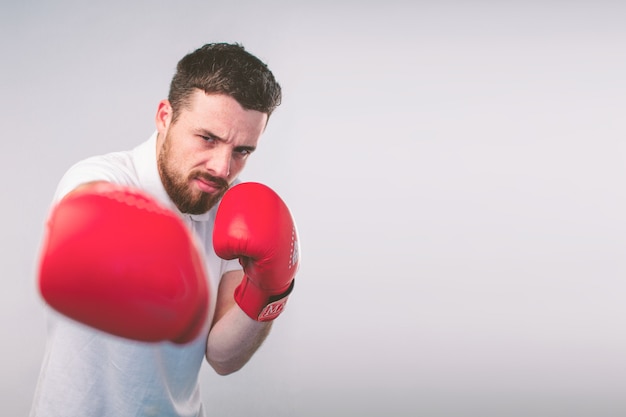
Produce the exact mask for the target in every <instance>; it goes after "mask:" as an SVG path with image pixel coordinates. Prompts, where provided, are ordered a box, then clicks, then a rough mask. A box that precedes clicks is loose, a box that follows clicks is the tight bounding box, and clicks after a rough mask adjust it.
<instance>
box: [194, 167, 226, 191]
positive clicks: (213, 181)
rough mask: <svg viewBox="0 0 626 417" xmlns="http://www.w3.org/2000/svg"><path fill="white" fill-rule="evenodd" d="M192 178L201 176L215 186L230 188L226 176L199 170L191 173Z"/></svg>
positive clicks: (224, 188)
mask: <svg viewBox="0 0 626 417" xmlns="http://www.w3.org/2000/svg"><path fill="white" fill-rule="evenodd" d="M191 177H192V178H201V179H202V180H203V181H204V182H207V183H210V184H212V185H213V186H214V187H215V188H218V189H222V190H224V191H226V190H228V187H230V184H228V181H226V180H225V179H224V178H220V177H215V176H213V175H211V174H209V173H208V172H202V171H197V172H195V173H193V174H192V175H191Z"/></svg>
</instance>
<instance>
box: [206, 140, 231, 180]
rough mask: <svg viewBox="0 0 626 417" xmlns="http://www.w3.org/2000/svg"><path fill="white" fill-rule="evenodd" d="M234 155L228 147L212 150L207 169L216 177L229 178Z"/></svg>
mask: <svg viewBox="0 0 626 417" xmlns="http://www.w3.org/2000/svg"><path fill="white" fill-rule="evenodd" d="M231 161H232V155H231V152H230V149H228V147H226V146H220V147H218V148H214V149H211V151H210V155H209V158H208V159H207V164H206V168H207V170H208V171H209V173H211V175H214V176H216V177H220V178H227V177H228V175H229V174H230V163H231Z"/></svg>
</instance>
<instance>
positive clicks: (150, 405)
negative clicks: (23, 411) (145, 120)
mask: <svg viewBox="0 0 626 417" xmlns="http://www.w3.org/2000/svg"><path fill="white" fill-rule="evenodd" d="M95 180H106V181H110V182H114V183H118V184H124V185H129V186H135V187H139V188H141V189H143V190H144V191H146V192H148V193H150V194H151V195H152V196H153V197H155V198H156V199H157V200H158V201H160V202H161V203H162V204H164V205H166V206H168V207H170V208H171V209H172V210H173V211H174V212H176V213H179V214H180V215H181V217H182V218H183V219H184V221H185V223H186V224H187V225H188V226H189V227H190V228H191V229H192V230H193V231H194V232H195V234H196V236H197V237H198V239H199V241H200V244H201V245H203V247H204V251H205V254H206V258H205V259H206V265H207V271H208V273H209V281H210V282H209V294H210V297H211V300H210V315H209V317H208V318H207V321H206V323H205V326H204V328H203V331H202V332H201V334H200V335H199V336H198V337H197V338H196V339H195V340H193V341H192V342H191V343H189V344H186V345H178V344H174V343H169V342H163V343H143V342H136V341H131V340H127V339H123V338H119V337H116V336H112V335H109V334H107V333H104V332H101V331H98V330H96V329H93V328H91V327H88V326H85V325H83V324H80V323H78V322H75V321H73V320H71V319H69V318H66V317H65V316H62V315H61V314H58V313H56V312H55V311H53V310H52V309H48V311H47V327H48V328H47V330H48V340H47V343H46V350H45V354H44V359H43V363H42V368H41V373H40V376H39V381H38V384H37V389H36V392H35V397H34V401H33V406H32V409H31V413H30V416H31V417H52V416H59V417H61V416H62V417H87V416H88V417H100V416H102V417H104V416H111V417H113V416H114V417H130V416H160V417H169V416H172V417H174V416H176V417H192V416H193V417H201V416H205V414H204V410H203V406H202V403H201V401H200V392H199V386H198V374H199V371H200V367H201V365H202V362H203V360H204V355H205V349H206V339H207V335H208V332H209V324H210V321H211V318H212V316H213V313H214V309H215V298H216V293H217V288H218V285H219V280H220V279H221V277H222V275H223V274H224V273H225V272H227V271H231V270H236V269H241V266H240V265H239V262H238V261H236V260H233V261H224V260H222V259H220V258H219V257H218V256H217V255H216V254H215V252H214V250H213V243H212V232H213V222H214V219H215V212H216V207H214V208H213V209H212V210H210V211H209V212H208V213H205V214H202V215H188V214H181V213H180V212H179V211H178V210H177V209H176V206H175V205H174V204H173V203H172V202H171V200H170V199H169V197H168V195H167V193H166V191H165V189H164V188H163V185H162V183H161V180H160V177H159V174H158V170H157V162H156V133H155V134H153V135H152V136H151V137H150V139H149V140H148V141H146V142H144V143H143V144H141V145H139V146H137V147H136V148H135V149H133V150H132V151H126V152H115V153H111V154H107V155H103V156H96V157H92V158H88V159H86V160H84V161H81V162H79V163H77V164H76V165H74V166H73V167H71V168H70V169H69V170H68V171H67V173H66V174H65V175H64V176H63V178H62V180H61V181H60V183H59V186H58V188H57V192H56V194H55V198H54V202H57V201H58V200H60V199H61V198H62V197H63V196H64V195H65V194H67V193H68V192H69V191H71V190H72V189H74V188H75V187H76V186H78V185H80V184H82V183H85V182H89V181H95ZM120 239H123V237H122V236H120Z"/></svg>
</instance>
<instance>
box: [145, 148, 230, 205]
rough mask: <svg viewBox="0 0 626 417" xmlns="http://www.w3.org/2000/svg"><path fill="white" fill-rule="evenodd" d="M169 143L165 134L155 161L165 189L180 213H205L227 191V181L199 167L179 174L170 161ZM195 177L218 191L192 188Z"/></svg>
mask: <svg viewBox="0 0 626 417" xmlns="http://www.w3.org/2000/svg"><path fill="white" fill-rule="evenodd" d="M170 144H171V140H170V138H169V137H167V136H166V137H165V142H164V143H163V148H162V149H161V153H160V154H159V158H158V161H157V164H158V169H159V175H160V176H161V182H162V183H163V187H164V188H165V191H166V192H167V194H168V195H169V197H170V199H171V200H172V201H173V202H174V204H175V205H176V207H177V208H178V210H180V212H181V213H187V214H203V213H206V212H207V211H209V210H210V209H211V208H212V207H213V206H215V204H217V202H218V201H220V199H221V198H222V197H223V196H224V194H225V193H226V191H228V187H229V184H228V182H227V181H226V180H224V179H223V178H219V177H215V176H213V175H211V174H209V173H207V172H205V171H202V170H199V169H198V170H193V171H191V172H190V173H189V175H188V176H187V177H185V176H183V175H179V174H178V173H177V172H176V170H175V169H174V167H173V166H171V163H170V162H171V161H172V158H171V157H170V154H171V148H170ZM196 178H201V179H202V180H203V181H204V182H207V183H209V184H212V185H213V186H214V187H215V188H216V189H217V190H218V191H216V192H215V193H211V194H209V193H205V192H203V191H201V190H194V189H193V188H192V187H191V181H192V180H193V179H196Z"/></svg>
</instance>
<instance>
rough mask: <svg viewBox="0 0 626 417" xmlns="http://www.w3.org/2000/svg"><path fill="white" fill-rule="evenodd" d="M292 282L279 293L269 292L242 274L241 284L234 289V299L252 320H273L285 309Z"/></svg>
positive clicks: (293, 282)
mask: <svg viewBox="0 0 626 417" xmlns="http://www.w3.org/2000/svg"><path fill="white" fill-rule="evenodd" d="M294 284H295V280H292V281H291V284H290V285H289V288H288V289H287V290H286V291H284V292H283V293H280V294H271V293H268V292H267V291H266V290H263V289H262V288H259V287H258V286H256V285H255V284H254V282H253V281H252V280H250V279H248V277H246V276H244V277H243V280H242V281H241V284H239V286H238V287H237V288H236V289H235V301H236V302H237V304H238V305H239V307H240V308H241V309H242V310H243V311H244V312H245V313H246V314H247V315H248V316H249V317H250V318H252V319H253V320H256V321H270V320H274V319H275V318H276V317H278V316H279V315H280V313H282V312H283V310H284V309H285V304H287V299H288V298H289V294H291V291H292V290H293V287H294Z"/></svg>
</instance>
